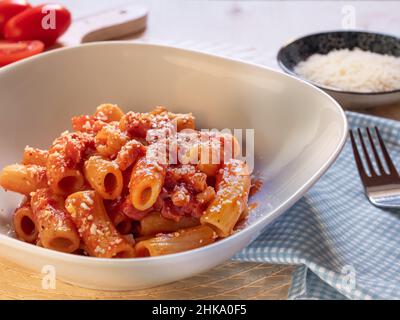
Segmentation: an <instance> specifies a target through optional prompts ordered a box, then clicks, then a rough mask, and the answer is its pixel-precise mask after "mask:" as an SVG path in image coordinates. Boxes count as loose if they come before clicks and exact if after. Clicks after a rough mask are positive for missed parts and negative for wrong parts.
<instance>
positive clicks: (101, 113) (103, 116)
mask: <svg viewBox="0 0 400 320" xmlns="http://www.w3.org/2000/svg"><path fill="white" fill-rule="evenodd" d="M123 115H124V112H123V111H122V110H121V109H120V108H119V107H118V106H117V105H116V104H111V103H104V104H101V105H99V106H98V107H97V109H96V112H95V113H94V114H93V116H94V117H95V118H97V119H100V120H102V121H104V122H111V121H119V120H120V119H121V118H122V116H123Z"/></svg>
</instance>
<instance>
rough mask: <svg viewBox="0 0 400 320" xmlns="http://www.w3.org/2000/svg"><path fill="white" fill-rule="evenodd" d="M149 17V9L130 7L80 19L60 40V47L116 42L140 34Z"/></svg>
mask: <svg viewBox="0 0 400 320" xmlns="http://www.w3.org/2000/svg"><path fill="white" fill-rule="evenodd" d="M147 16H148V10H147V8H145V7H142V6H138V5H128V6H123V7H120V8H116V9H111V10H107V11H104V12H98V13H96V14H93V15H90V16H86V17H81V18H78V19H77V20H74V21H73V23H72V24H71V27H70V28H69V29H68V31H67V32H66V33H65V35H63V36H62V38H61V39H60V40H59V45H58V46H60V45H61V46H76V45H79V44H81V43H86V42H94V41H106V40H115V39H121V38H123V37H127V36H130V35H133V34H136V33H139V32H141V31H143V30H144V29H145V28H146V25H147Z"/></svg>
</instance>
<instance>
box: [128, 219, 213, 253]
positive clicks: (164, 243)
mask: <svg viewBox="0 0 400 320" xmlns="http://www.w3.org/2000/svg"><path fill="white" fill-rule="evenodd" d="M216 238H217V234H216V233H215V231H214V230H213V229H212V228H210V227H208V226H197V227H192V228H187V229H181V230H179V231H176V232H173V233H167V234H159V235H157V236H156V237H154V238H150V239H147V240H144V241H140V242H139V243H138V244H137V245H136V246H135V249H136V254H137V255H138V256H139V257H147V256H161V255H165V254H172V253H177V252H182V251H186V250H191V249H196V248H199V247H202V246H205V245H208V244H210V243H213V242H214V241H215V239H216Z"/></svg>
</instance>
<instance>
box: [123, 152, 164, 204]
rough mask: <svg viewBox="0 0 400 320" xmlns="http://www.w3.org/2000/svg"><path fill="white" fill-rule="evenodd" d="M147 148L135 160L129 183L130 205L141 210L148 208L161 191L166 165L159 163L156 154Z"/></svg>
mask: <svg viewBox="0 0 400 320" xmlns="http://www.w3.org/2000/svg"><path fill="white" fill-rule="evenodd" d="M153 152H155V151H154V150H152V149H150V148H149V149H148V150H147V153H146V156H144V157H142V158H140V159H139V160H138V162H136V164H135V166H134V167H133V170H132V175H131V180H130V183H129V193H130V199H131V203H132V205H133V206H134V207H135V208H136V209H138V210H141V211H144V210H147V209H150V208H151V207H152V206H153V205H154V203H155V202H156V201H157V198H158V196H159V194H160V192H161V189H162V186H163V184H164V178H165V173H166V166H165V165H161V164H159V160H158V159H157V155H156V154H155V153H154V154H153Z"/></svg>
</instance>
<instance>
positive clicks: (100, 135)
mask: <svg viewBox="0 0 400 320" xmlns="http://www.w3.org/2000/svg"><path fill="white" fill-rule="evenodd" d="M195 127H196V126H195V118H194V116H193V115H192V114H191V113H188V114H182V113H172V112H170V111H168V110H167V109H166V108H165V107H163V106H157V107H156V108H155V109H154V110H152V111H150V112H146V113H139V112H132V111H130V112H127V113H124V112H123V111H122V110H121V109H120V108H119V107H118V106H117V105H114V104H102V105H100V106H99V107H98V108H97V109H96V111H95V112H94V113H93V114H91V115H79V116H76V117H73V118H72V128H73V130H74V131H73V132H69V131H65V132H63V133H62V134H61V135H60V136H59V137H57V138H56V139H55V140H54V142H53V143H52V144H51V146H50V147H49V149H48V150H42V149H37V148H34V147H29V146H27V147H26V148H25V150H24V152H23V156H22V160H21V163H17V164H13V165H10V166H6V167H5V168H3V170H2V171H1V172H0V186H1V187H3V188H4V189H6V190H10V191H14V192H17V193H20V194H22V195H24V196H25V198H24V199H25V200H24V201H23V203H22V204H21V205H20V206H19V207H18V208H17V209H16V210H15V212H14V213H13V223H14V228H15V231H16V235H17V238H18V239H20V240H22V241H25V242H28V243H32V244H36V245H39V246H41V247H44V248H46V249H52V250H56V251H61V252H65V253H73V254H83V255H86V256H92V257H98V258H137V257H147V256H160V255H166V254H173V253H179V252H182V251H186V250H191V249H196V248H199V247H202V246H206V245H208V244H211V243H213V242H215V241H217V240H218V239H219V238H223V237H227V236H229V235H230V234H232V233H233V232H234V231H235V227H236V225H237V223H238V221H239V220H240V219H242V217H244V216H245V213H248V207H247V202H248V197H249V189H250V184H251V183H250V172H249V168H248V167H247V165H246V163H245V162H243V161H241V160H238V159H236V157H237V156H238V155H239V153H240V146H239V144H238V142H237V140H236V138H235V137H234V136H232V135H230V134H229V133H219V132H215V131H211V132H204V131H197V130H195Z"/></svg>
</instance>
